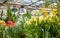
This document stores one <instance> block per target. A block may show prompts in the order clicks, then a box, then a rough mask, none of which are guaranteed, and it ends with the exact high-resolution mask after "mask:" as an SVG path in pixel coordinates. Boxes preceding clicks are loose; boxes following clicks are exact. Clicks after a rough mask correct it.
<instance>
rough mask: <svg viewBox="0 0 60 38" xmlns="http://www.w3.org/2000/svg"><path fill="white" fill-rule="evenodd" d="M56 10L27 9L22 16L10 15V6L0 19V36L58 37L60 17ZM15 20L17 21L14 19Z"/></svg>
mask: <svg viewBox="0 0 60 38" xmlns="http://www.w3.org/2000/svg"><path fill="white" fill-rule="evenodd" d="M57 14H58V11H56V10H55V9H53V8H50V14H48V12H47V11H46V8H44V9H42V10H41V11H40V10H38V11H33V12H32V13H30V11H28V12H27V13H26V14H25V15H23V16H22V18H18V20H17V18H16V15H15V12H14V14H13V15H12V14H11V10H10V8H8V10H7V17H6V18H5V19H2V18H1V20H0V38H60V19H59V16H58V15H57ZM16 20H17V21H16Z"/></svg>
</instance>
